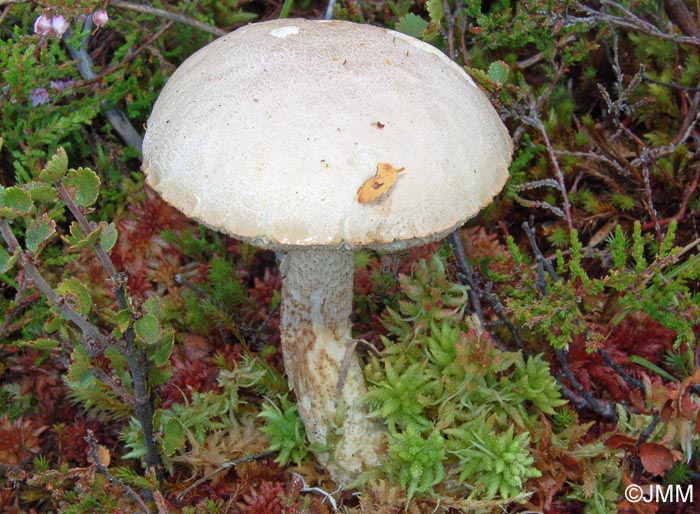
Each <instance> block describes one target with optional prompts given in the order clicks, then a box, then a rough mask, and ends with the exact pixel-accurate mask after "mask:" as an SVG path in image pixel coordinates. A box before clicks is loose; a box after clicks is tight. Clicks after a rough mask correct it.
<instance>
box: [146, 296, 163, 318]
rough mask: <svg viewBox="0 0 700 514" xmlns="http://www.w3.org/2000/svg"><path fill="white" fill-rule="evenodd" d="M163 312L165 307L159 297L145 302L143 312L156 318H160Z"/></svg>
mask: <svg viewBox="0 0 700 514" xmlns="http://www.w3.org/2000/svg"><path fill="white" fill-rule="evenodd" d="M162 311H163V305H162V303H161V301H160V298H159V297H157V296H151V297H150V298H149V299H148V300H146V301H145V302H143V312H147V313H148V314H152V315H153V316H155V317H156V318H160V316H161V314H162Z"/></svg>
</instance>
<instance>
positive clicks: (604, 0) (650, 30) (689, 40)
mask: <svg viewBox="0 0 700 514" xmlns="http://www.w3.org/2000/svg"><path fill="white" fill-rule="evenodd" d="M600 5H601V7H602V8H605V9H604V10H603V9H601V10H597V9H595V8H593V7H590V6H588V5H584V4H581V3H579V4H577V5H576V7H577V8H578V9H579V10H580V11H581V12H582V13H583V16H572V15H569V16H566V17H565V18H564V19H563V23H562V26H563V27H567V26H571V25H580V24H586V25H599V24H601V23H607V24H610V25H613V26H616V27H624V28H627V29H632V30H636V31H638V32H641V33H643V34H647V35H650V36H653V37H656V38H659V39H663V40H665V41H672V42H674V43H679V44H686V45H692V46H700V37H697V36H679V35H677V34H671V33H668V32H664V31H663V30H661V29H659V28H658V27H656V26H655V25H653V24H651V23H649V22H648V21H646V20H644V19H642V18H640V17H639V16H637V15H636V14H634V13H632V12H631V11H630V10H629V9H626V8H625V7H623V6H622V5H621V4H619V3H617V2H612V1H609V0H601V2H600ZM610 8H612V9H614V10H617V11H618V12H619V13H620V14H611V13H610V12H608V11H609V9H610Z"/></svg>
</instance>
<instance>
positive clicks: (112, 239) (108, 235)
mask: <svg viewBox="0 0 700 514" xmlns="http://www.w3.org/2000/svg"><path fill="white" fill-rule="evenodd" d="M100 226H101V227H102V232H101V233H100V245H102V249H103V250H104V251H105V252H107V253H109V252H111V251H112V248H114V245H115V244H116V242H117V236H119V233H118V232H117V227H116V225H115V224H114V223H110V224H109V225H108V224H106V223H105V222H104V221H102V222H100Z"/></svg>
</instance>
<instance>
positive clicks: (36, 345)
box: [20, 337, 60, 351]
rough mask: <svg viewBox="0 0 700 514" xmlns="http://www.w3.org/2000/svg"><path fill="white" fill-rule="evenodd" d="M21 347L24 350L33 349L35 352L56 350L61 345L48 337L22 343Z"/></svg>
mask: <svg viewBox="0 0 700 514" xmlns="http://www.w3.org/2000/svg"><path fill="white" fill-rule="evenodd" d="M20 346H22V347H24V348H33V349H35V350H49V351H50V350H55V349H56V348H58V347H59V346H60V343H59V342H58V341H56V340H55V339H48V338H46V337H40V338H39V339H35V340H34V341H24V342H22V343H20Z"/></svg>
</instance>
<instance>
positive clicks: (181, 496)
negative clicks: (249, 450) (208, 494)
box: [175, 451, 276, 503]
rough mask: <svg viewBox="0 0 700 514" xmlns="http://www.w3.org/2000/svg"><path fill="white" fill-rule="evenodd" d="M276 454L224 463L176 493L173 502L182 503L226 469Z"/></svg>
mask: <svg viewBox="0 0 700 514" xmlns="http://www.w3.org/2000/svg"><path fill="white" fill-rule="evenodd" d="M275 453H276V452H273V451H267V452H262V453H255V454H253V455H246V456H245V457H241V458H240V459H235V460H232V461H230V462H225V463H223V464H222V465H221V466H219V467H218V468H216V469H215V470H214V471H212V472H211V473H208V474H206V475H204V476H203V477H202V478H199V479H197V480H195V481H194V482H193V483H192V484H190V485H189V486H187V487H186V488H185V489H183V490H182V492H180V493H178V495H177V496H176V497H175V501H176V502H178V503H182V500H183V499H184V498H185V496H187V495H188V494H189V493H190V492H191V491H192V490H193V489H194V488H195V487H199V486H200V485H202V484H203V483H204V482H206V481H207V480H209V479H211V478H212V477H214V476H216V475H218V474H219V473H221V472H222V471H226V470H227V469H231V468H235V467H236V466H238V465H239V464H243V463H244V462H252V461H254V460H258V459H264V458H266V457H271V456H272V455H274V454H275Z"/></svg>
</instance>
